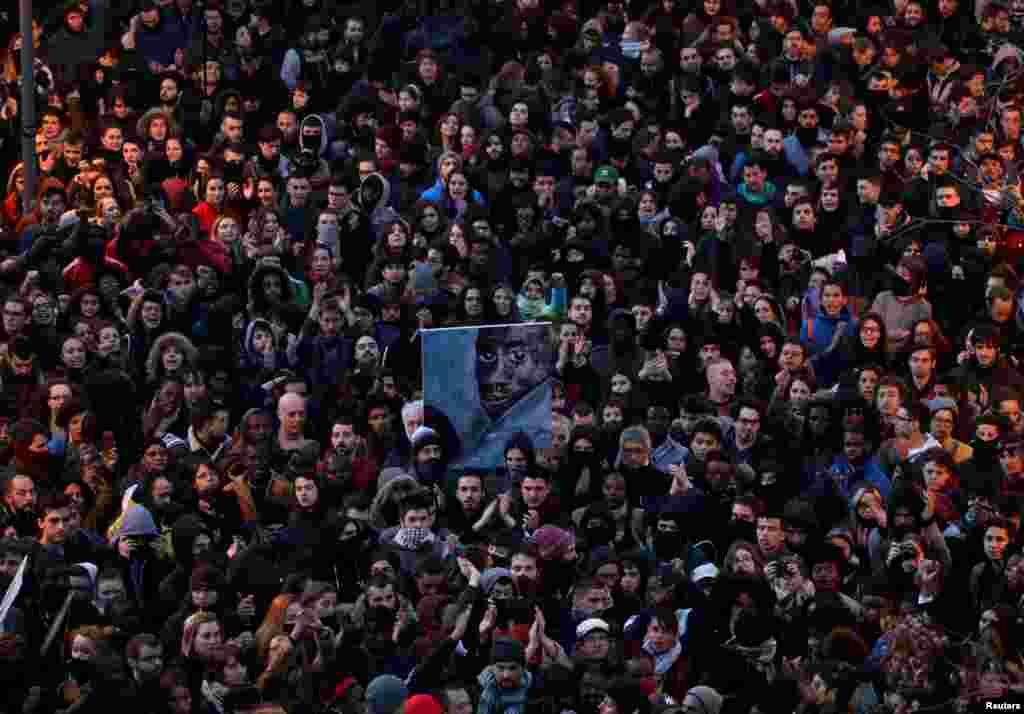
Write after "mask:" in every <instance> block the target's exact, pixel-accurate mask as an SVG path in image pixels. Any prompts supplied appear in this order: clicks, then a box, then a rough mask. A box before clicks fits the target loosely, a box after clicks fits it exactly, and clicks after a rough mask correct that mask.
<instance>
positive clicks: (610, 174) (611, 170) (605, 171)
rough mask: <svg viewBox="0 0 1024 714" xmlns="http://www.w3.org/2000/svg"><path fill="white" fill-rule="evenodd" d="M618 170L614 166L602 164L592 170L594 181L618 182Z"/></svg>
mask: <svg viewBox="0 0 1024 714" xmlns="http://www.w3.org/2000/svg"><path fill="white" fill-rule="evenodd" d="M618 181H619V171H618V169H616V168H615V167H614V166H602V167H600V168H599V169H598V170H597V171H595V172H594V183H618Z"/></svg>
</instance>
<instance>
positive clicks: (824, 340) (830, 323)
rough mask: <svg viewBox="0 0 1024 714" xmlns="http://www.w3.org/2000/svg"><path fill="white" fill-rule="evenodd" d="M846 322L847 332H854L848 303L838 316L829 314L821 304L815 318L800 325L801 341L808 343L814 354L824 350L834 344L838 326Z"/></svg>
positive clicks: (808, 347)
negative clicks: (833, 339)
mask: <svg viewBox="0 0 1024 714" xmlns="http://www.w3.org/2000/svg"><path fill="white" fill-rule="evenodd" d="M844 322H845V323H846V331H847V333H848V334H852V330H853V329H854V322H853V315H851V314H850V309H849V308H848V307H847V306H846V305H843V307H842V309H841V310H840V311H839V315H837V316H836V317H832V316H830V315H828V314H827V313H826V312H825V308H824V306H822V305H819V306H818V314H817V315H816V316H815V317H814V319H812V320H807V321H806V322H804V324H803V325H802V326H801V327H800V341H801V342H802V343H804V344H805V345H807V349H808V350H809V351H810V353H811V355H812V356H813V355H816V354H819V353H821V352H824V351H825V350H826V349H828V347H829V345H831V344H832V338H833V337H834V336H835V333H836V328H837V327H838V326H839V325H840V323H844Z"/></svg>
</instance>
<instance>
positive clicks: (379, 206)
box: [359, 172, 403, 240]
mask: <svg viewBox="0 0 1024 714" xmlns="http://www.w3.org/2000/svg"><path fill="white" fill-rule="evenodd" d="M374 183H376V184H377V187H376V188H377V189H379V193H380V197H379V198H378V199H377V201H376V202H375V203H374V204H373V205H372V206H369V205H366V204H367V202H368V201H366V200H365V199H364V195H363V187H364V186H367V187H370V185H371V184H374ZM390 203H391V182H390V181H388V180H387V179H386V178H385V177H384V176H383V175H382V174H379V173H376V172H374V173H372V174H370V175H369V176H366V177H365V178H363V180H362V181H361V182H360V184H359V207H360V208H362V209H363V213H365V214H366V215H367V216H368V217H369V219H370V224H371V225H372V226H373V232H374V236H375V237H376V238H377V239H378V240H379V239H380V238H381V237H382V236H383V232H384V226H385V225H387V224H388V223H391V222H393V221H401V220H403V219H402V216H401V215H399V213H398V211H396V210H395V209H393V208H392V207H391V206H390Z"/></svg>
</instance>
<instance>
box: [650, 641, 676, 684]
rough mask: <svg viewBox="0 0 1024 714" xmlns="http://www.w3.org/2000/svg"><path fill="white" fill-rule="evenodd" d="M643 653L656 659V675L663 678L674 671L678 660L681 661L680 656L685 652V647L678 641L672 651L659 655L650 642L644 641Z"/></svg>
mask: <svg viewBox="0 0 1024 714" xmlns="http://www.w3.org/2000/svg"><path fill="white" fill-rule="evenodd" d="M643 651H644V652H646V653H647V654H649V655H650V656H651V657H654V673H655V674H656V675H657V676H659V677H661V676H663V675H665V673H666V672H668V671H669V670H670V669H672V665H674V664H675V663H676V660H677V659H679V655H680V654H682V652H683V645H682V643H680V642H679V641H676V643H675V644H674V645H672V649H669V650H666V651H665V652H662V653H661V654H659V653H657V652H655V651H654V645H653V644H652V643H651V641H650V640H644V644H643Z"/></svg>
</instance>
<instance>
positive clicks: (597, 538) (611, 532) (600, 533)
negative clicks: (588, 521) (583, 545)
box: [584, 523, 615, 548]
mask: <svg viewBox="0 0 1024 714" xmlns="http://www.w3.org/2000/svg"><path fill="white" fill-rule="evenodd" d="M584 537H585V538H586V540H587V546H588V547H590V548H597V547H598V546H602V545H608V544H609V543H611V542H612V541H614V540H615V526H613V525H612V524H610V523H602V524H601V525H599V526H590V527H588V528H587V529H586V530H585V531H584Z"/></svg>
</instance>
